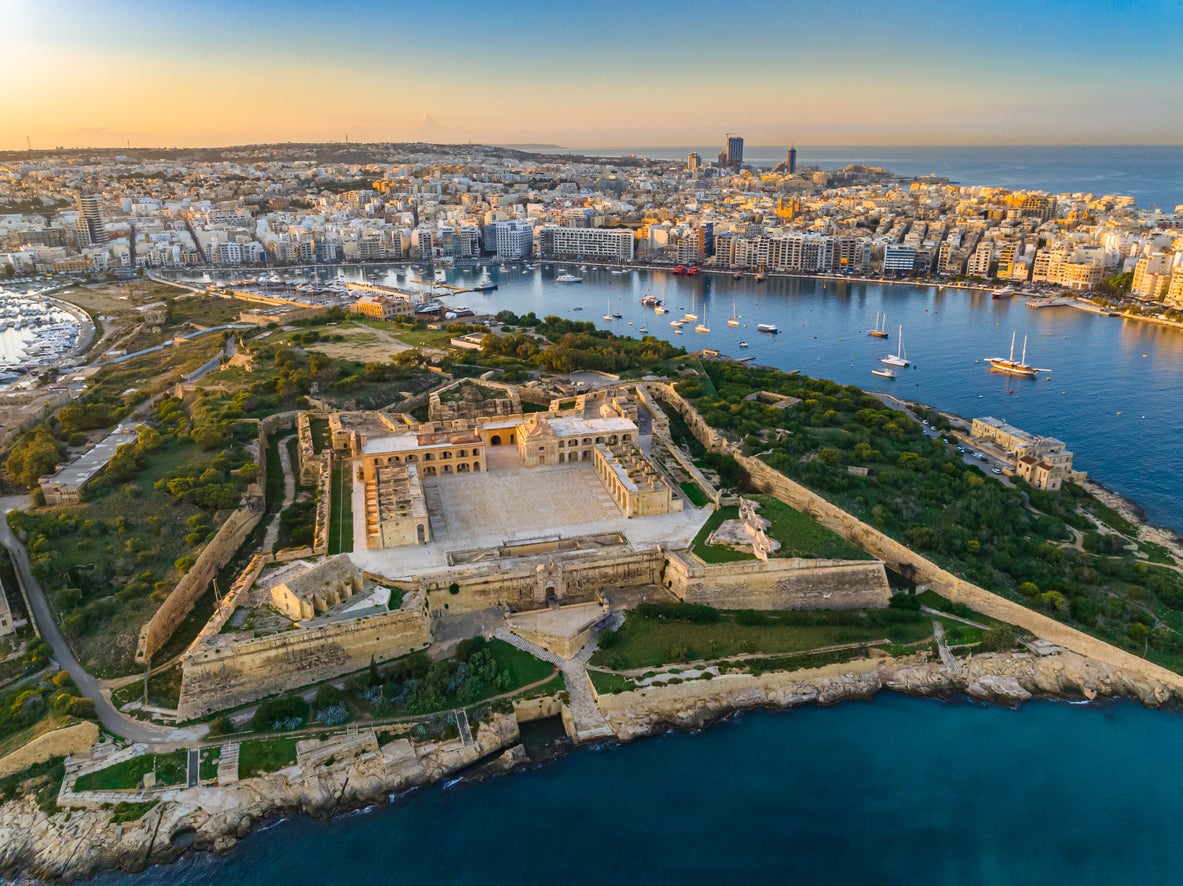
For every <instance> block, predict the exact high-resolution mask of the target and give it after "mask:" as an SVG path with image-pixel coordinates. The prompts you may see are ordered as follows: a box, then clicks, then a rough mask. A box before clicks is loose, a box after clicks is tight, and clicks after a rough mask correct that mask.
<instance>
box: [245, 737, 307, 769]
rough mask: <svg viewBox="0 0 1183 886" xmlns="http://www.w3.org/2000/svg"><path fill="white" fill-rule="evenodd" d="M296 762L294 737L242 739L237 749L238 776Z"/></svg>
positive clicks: (282, 766) (280, 767) (278, 767)
mask: <svg viewBox="0 0 1183 886" xmlns="http://www.w3.org/2000/svg"><path fill="white" fill-rule="evenodd" d="M295 762H296V739H295V738H293V737H289V736H279V737H277V738H262V739H257V740H255V741H244V742H243V743H242V744H241V745H240V746H239V749H238V777H239V778H250V777H251V776H252V775H262V774H264V773H267V772H275V771H276V770H277V769H283V768H284V767H285V766H291V765H292V764H293V763H295Z"/></svg>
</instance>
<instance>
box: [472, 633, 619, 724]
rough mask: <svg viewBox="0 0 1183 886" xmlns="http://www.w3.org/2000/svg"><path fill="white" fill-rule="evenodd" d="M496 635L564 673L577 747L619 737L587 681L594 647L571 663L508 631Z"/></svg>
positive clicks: (590, 646) (589, 645) (583, 650)
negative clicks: (590, 657) (587, 663)
mask: <svg viewBox="0 0 1183 886" xmlns="http://www.w3.org/2000/svg"><path fill="white" fill-rule="evenodd" d="M493 636H495V637H497V638H498V639H499V640H504V641H505V642H506V643H508V644H509V645H510V646H513V647H515V648H517V649H520V650H522V651H523V652H528V653H530V655H533V656H534V657H535V658H540V659H542V660H543V661H547V662H550V663H551V664H553V665H554V666H555V667H557V668H558V669H559V670H561V671H562V672H563V680H564V682H565V683H566V684H567V700H568V701H567V708H568V710H569V711H570V713H571V728H572V730H573V731H574V733H575V734H574V735H573V736H572V737H573V738H574V739H575V742H576V743H577V744H583V743H584V742H589V741H600V740H602V739H605V738H615V737H616V733H615V732H613V731H612V727H611V726H609V725H608V721H607V720H605V719H604V715H603V713H602V712H601V711H600V707H599V705H597V704H596V699H595V696H594V695H592V690H591V684H590V683H589V682H588V676H587V670H586V669H585V668H584V665H585V664H586V662H587V657H589V656H590V655H591V654H592V652H594V651H595V645H594V644H592V643H589V644H588V645H587V646H585V647H584V648H583V649H581V650H580V651H579V655H577V656H576V657H575V658H574V659H572V660H570V661H568V660H567V659H565V658H561V657H560V656H558V655H555V654H554V653H553V652H551V651H549V650H547V649H543V648H542V647H541V646H537V645H535V644H534V643H531V642H530V641H529V640H524V639H522V638H521V637H519V636H518V635H517V634H515V633H513V632H512V631H511V630H509V628H498V629H497V632H496V633H495V634H494V635H493ZM580 658H582V661H580Z"/></svg>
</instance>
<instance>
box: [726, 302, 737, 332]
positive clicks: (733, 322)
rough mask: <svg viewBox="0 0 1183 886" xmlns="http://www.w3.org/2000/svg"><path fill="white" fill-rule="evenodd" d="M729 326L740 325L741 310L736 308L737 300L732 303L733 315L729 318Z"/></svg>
mask: <svg viewBox="0 0 1183 886" xmlns="http://www.w3.org/2000/svg"><path fill="white" fill-rule="evenodd" d="M727 325H728V326H738V325H739V312H738V311H737V310H736V309H735V302H732V303H731V316H730V317H728V318H727Z"/></svg>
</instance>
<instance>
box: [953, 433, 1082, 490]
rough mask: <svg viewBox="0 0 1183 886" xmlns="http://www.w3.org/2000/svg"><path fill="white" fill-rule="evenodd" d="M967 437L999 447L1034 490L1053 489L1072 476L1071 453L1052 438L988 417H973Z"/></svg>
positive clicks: (1060, 442) (1064, 445)
mask: <svg viewBox="0 0 1183 886" xmlns="http://www.w3.org/2000/svg"><path fill="white" fill-rule="evenodd" d="M970 436H972V437H973V438H974V439H975V440H980V441H983V442H987V443H991V444H993V445H994V446H996V447H998V448H999V449H1001V450H1003V452H1004V453H1005V455H1006V457H1007V458H1008V459H1009V460H1010V463H1011V467H1013V468H1014V469H1015V473H1017V474H1018V475H1019V476H1020V477H1022V478H1023V479H1024V480H1026V481H1027V482H1028V483H1030V484H1031V485H1032V486H1035V487H1036V488H1037V489H1046V490H1048V491H1049V492H1055V491H1056V490H1057V489H1059V488H1060V487H1061V486H1062V485H1063V484H1064V481H1065V480H1067V479H1068V478H1070V477H1071V476H1072V473H1073V472H1072V453H1071V452H1070V451H1069V450H1068V448H1067V446H1066V444H1065V443H1064V442H1063V441H1062V440H1057V439H1056V438H1055V437H1040V436H1038V435H1036V434H1030V433H1028V432H1027V431H1024V430H1022V429H1020V428H1016V427H1015V426H1014V425H1009V424H1007V423H1006V422H1003V421H999V420H998V419H996V418H991V417H990V416H986V417H985V418H975V419H974V420H973V424H972V425H971V426H970Z"/></svg>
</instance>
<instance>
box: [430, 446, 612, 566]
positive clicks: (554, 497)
mask: <svg viewBox="0 0 1183 886" xmlns="http://www.w3.org/2000/svg"><path fill="white" fill-rule="evenodd" d="M486 459H487V462H488V467H489V470H488V471H485V472H482V473H476V474H453V475H447V476H443V477H426V478H424V480H423V493H424V495H425V497H426V498H427V512H428V513H429V514H430V515H431V534H432V536H433V538H434V539H435V540H436V542H438V543H441V544H446V543H447V542H450V541H466V540H468V539H472V538H476V537H478V536H484V535H489V534H490V533H494V534H499V535H501V536H502V537H503V538H507V539H508V538H530V537H533V536H538V535H561V534H564V530H565V529H566V528H567V527H569V526H583V525H586V524H588V523H597V522H599V521H601V520H612V519H615V518H616V517H619V516H621V513H620V508H618V507H617V506H616V503H615V502H613V501H612V498H611V496H609V495H608V493H607V491H606V490H605V489H604V485H603V483H601V482H600V478H599V477H597V476H596V471H595V468H593V467H592V464H591V462H590V461H589V462H580V463H578V464H573V465H546V466H542V467H537V468H525V467H522V464H521V461H520V460H519V458H518V453H517V450H516V449H515V448H513V447H509V446H501V447H495V448H491V449H489V450H487V452H486Z"/></svg>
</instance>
